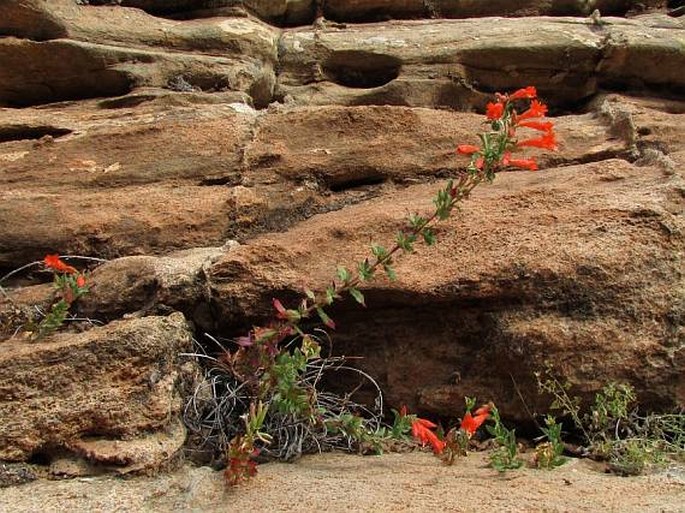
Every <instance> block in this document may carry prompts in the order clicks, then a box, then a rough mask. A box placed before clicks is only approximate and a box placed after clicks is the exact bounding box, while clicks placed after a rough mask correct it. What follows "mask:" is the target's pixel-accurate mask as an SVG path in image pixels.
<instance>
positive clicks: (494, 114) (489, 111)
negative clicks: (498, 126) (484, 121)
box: [485, 102, 504, 121]
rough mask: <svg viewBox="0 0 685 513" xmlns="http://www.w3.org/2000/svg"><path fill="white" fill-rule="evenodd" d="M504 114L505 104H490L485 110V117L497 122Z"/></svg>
mask: <svg viewBox="0 0 685 513" xmlns="http://www.w3.org/2000/svg"><path fill="white" fill-rule="evenodd" d="M503 113H504V104H503V103H500V102H497V103H492V102H490V103H488V104H487V106H486V108H485V116H486V117H487V118H488V119H489V120H491V121H495V120H498V119H500V118H501V117H502V114H503Z"/></svg>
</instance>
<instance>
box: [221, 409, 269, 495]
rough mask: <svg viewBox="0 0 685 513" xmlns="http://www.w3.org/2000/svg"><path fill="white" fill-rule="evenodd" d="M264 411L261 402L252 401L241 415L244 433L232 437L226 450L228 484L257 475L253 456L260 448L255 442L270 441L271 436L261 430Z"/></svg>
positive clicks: (265, 410)
mask: <svg viewBox="0 0 685 513" xmlns="http://www.w3.org/2000/svg"><path fill="white" fill-rule="evenodd" d="M266 412H267V408H266V407H265V406H264V404H263V403H261V402H259V403H256V404H255V403H252V404H251V405H250V412H249V413H248V414H246V415H243V416H242V419H243V421H244V422H245V433H244V434H242V435H238V436H236V437H234V438H233V439H232V440H231V442H230V444H229V446H228V451H227V460H228V464H227V466H226V469H225V470H224V476H225V478H226V481H227V482H228V483H229V484H230V485H236V484H238V483H241V482H243V481H245V480H247V479H249V478H251V477H254V476H255V475H257V462H256V461H255V460H254V458H256V457H257V456H258V455H259V452H260V450H259V448H257V447H256V445H255V444H256V443H257V442H262V443H263V444H267V445H268V444H270V443H271V436H270V435H269V434H268V433H264V432H262V431H261V429H262V426H263V425H264V419H265V418H266Z"/></svg>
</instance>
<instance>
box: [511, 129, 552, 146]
mask: <svg viewBox="0 0 685 513" xmlns="http://www.w3.org/2000/svg"><path fill="white" fill-rule="evenodd" d="M516 145H517V146H519V147H523V146H533V147H535V148H544V149H547V150H556V149H557V139H556V135H555V134H554V132H547V133H546V134H545V135H543V136H542V137H539V138H538V139H528V140H525V141H519V142H518V143H516Z"/></svg>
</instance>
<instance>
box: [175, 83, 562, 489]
mask: <svg viewBox="0 0 685 513" xmlns="http://www.w3.org/2000/svg"><path fill="white" fill-rule="evenodd" d="M546 113H547V107H546V106H545V105H544V104H543V103H541V102H540V101H539V100H538V98H537V91H536V90H535V88H534V87H526V88H523V89H519V90H518V91H515V92H514V93H512V94H509V95H506V94H497V95H496V97H495V101H494V102H491V103H488V105H487V110H486V118H487V120H486V123H487V129H486V130H485V131H484V132H483V133H481V134H480V136H479V137H480V144H479V145H471V144H462V145H459V146H457V153H458V154H460V155H467V156H469V157H470V162H469V164H468V165H467V166H466V167H465V168H462V169H461V170H460V171H459V172H458V175H457V177H456V178H454V179H451V180H448V181H447V182H446V184H445V185H444V186H443V187H442V188H441V189H440V190H438V192H437V194H436V196H435V198H434V199H433V204H434V209H433V211H432V212H430V213H428V214H427V215H422V214H418V213H414V214H412V215H410V216H409V218H408V220H407V223H406V225H405V227H404V228H403V229H401V230H400V231H398V233H397V234H396V236H395V240H394V241H393V243H392V244H391V245H389V246H383V245H380V244H373V245H372V246H371V251H370V255H369V256H368V257H367V258H365V259H364V260H362V261H360V262H357V263H356V264H355V265H354V266H350V267H347V266H342V265H341V266H339V267H338V269H337V272H336V275H335V277H334V279H333V280H332V281H331V283H330V285H329V286H327V287H326V288H325V289H324V290H322V291H319V292H314V291H312V290H308V289H307V290H305V293H304V297H303V298H302V300H301V301H300V302H299V304H297V305H286V304H284V302H283V301H281V300H280V299H276V298H275V299H273V307H274V320H273V322H272V323H271V324H269V325H268V326H265V327H263V326H259V327H254V328H253V329H252V330H250V332H249V333H247V334H246V335H245V336H242V337H240V338H238V339H236V340H235V341H234V342H235V344H236V345H237V348H236V349H234V350H232V349H223V350H222V352H221V354H220V355H219V356H218V357H216V358H214V357H211V358H210V360H211V361H212V362H213V367H212V368H211V369H209V370H208V371H207V376H206V381H205V383H204V384H203V385H202V386H201V388H202V390H203V391H202V392H200V391H198V393H196V394H195V396H194V397H193V398H192V399H191V401H190V402H189V404H188V407H187V409H186V422H187V424H188V426H189V428H190V429H191V431H193V432H194V434H195V435H196V437H197V438H199V439H201V440H202V441H203V442H205V444H210V445H211V444H214V445H215V446H216V447H217V448H218V449H219V450H220V451H222V452H223V453H224V454H226V457H227V460H228V465H229V466H228V469H227V478H228V480H229V482H231V483H235V482H239V481H240V480H241V479H243V478H244V477H249V476H250V475H253V474H254V471H256V469H255V468H254V466H253V465H250V464H248V462H249V461H250V460H251V458H253V456H254V455H255V454H257V452H259V453H260V457H278V458H283V459H291V458H293V457H296V456H298V455H299V454H301V453H302V452H306V451H307V450H321V449H324V448H327V447H345V448H348V449H357V450H361V451H364V450H369V449H373V450H379V449H380V448H382V447H383V439H384V437H388V436H394V435H393V434H394V433H395V432H399V434H400V435H401V436H404V435H405V434H406V433H405V432H404V431H405V429H410V430H411V431H412V433H413V435H414V437H415V438H416V439H418V440H419V441H420V442H422V443H426V444H429V445H430V446H431V447H432V448H433V450H434V451H435V452H436V454H442V453H443V451H444V450H445V448H446V447H448V445H449V444H450V441H449V440H447V441H446V440H442V439H441V438H440V437H439V436H438V434H437V433H436V432H435V431H434V429H435V427H436V426H435V424H433V423H432V422H431V421H428V420H426V419H419V418H415V417H413V416H407V414H406V412H402V413H401V414H400V415H398V416H397V418H396V423H395V424H396V425H394V426H393V427H392V428H386V427H382V426H381V415H382V395H381V394H380V390H379V389H378V386H377V385H376V384H375V382H374V381H373V379H372V378H371V377H370V376H367V375H364V377H365V378H366V379H368V380H369V381H370V382H371V383H372V384H373V385H374V386H376V389H377V390H378V404H377V409H376V410H375V411H373V412H372V411H371V409H370V408H367V407H364V406H362V405H358V404H354V403H353V402H352V401H351V400H350V398H349V397H348V396H346V397H338V396H336V395H335V394H331V393H325V392H323V391H321V386H320V384H321V377H322V375H323V374H325V373H326V372H328V371H331V370H335V369H339V368H341V367H345V368H347V367H346V366H345V365H344V363H345V362H344V359H342V358H330V357H322V356H321V344H320V342H321V337H317V336H313V335H312V334H309V333H305V331H304V330H303V329H302V327H301V326H302V323H303V321H304V320H309V321H312V320H319V321H321V323H323V325H325V326H326V327H327V328H329V329H335V328H336V325H335V322H334V321H333V319H331V317H330V315H329V313H328V312H327V311H326V309H327V308H328V307H329V306H330V305H331V304H333V303H334V302H335V301H336V300H338V299H341V298H343V297H345V296H351V297H352V298H353V299H354V300H355V301H356V302H358V303H360V304H361V305H364V306H365V305H366V300H365V297H364V295H363V293H362V291H361V290H360V288H361V286H362V285H363V284H364V283H366V282H370V281H372V280H374V279H376V278H377V277H378V276H379V275H380V274H385V275H386V276H387V278H388V279H390V280H395V279H396V274H395V269H394V264H395V260H396V259H397V258H398V257H400V256H401V255H403V254H406V253H413V252H414V251H415V247H416V245H417V244H419V243H421V242H424V243H425V244H427V245H432V244H435V243H436V241H437V237H436V232H435V230H434V228H435V225H436V224H438V223H439V222H440V221H443V220H446V219H448V218H449V217H450V215H451V214H452V212H453V211H454V209H455V208H456V207H457V205H458V204H459V203H460V202H462V201H463V200H465V199H467V198H469V196H470V195H471V193H472V191H473V190H474V189H475V188H476V187H477V186H478V185H480V184H482V183H488V182H492V181H493V180H494V178H495V175H496V174H497V172H499V171H501V170H504V169H506V168H510V167H514V168H522V169H528V170H531V171H535V170H537V169H538V165H537V162H536V161H535V159H533V158H517V157H516V156H515V154H516V152H517V151H518V150H520V149H522V148H528V147H535V148H544V149H550V150H554V149H556V146H557V143H556V135H555V132H554V127H553V124H552V122H550V121H547V120H545V119H544V118H545V115H546ZM521 130H526V131H528V132H532V133H533V134H536V135H533V136H529V137H519V131H521ZM204 356H206V355H204ZM356 372H360V373H361V371H356ZM207 391H209V392H210V394H209V395H211V398H210V399H209V400H207V399H203V397H206V396H207V394H206V392H207ZM257 404H259V405H260V406H259V408H257V407H256V406H255V405H257ZM472 407H473V405H472ZM248 410H249V411H250V412H253V411H257V410H259V412H260V414H259V415H258V416H257V417H258V418H255V417H254V416H253V415H251V414H247V413H246V412H247V411H248ZM493 411H495V410H494V409H493ZM245 415H247V417H246V416H245ZM489 415H490V406H487V407H482V408H480V409H479V410H477V411H476V412H475V414H474V415H472V414H471V412H470V409H469V411H468V413H467V415H466V416H465V417H464V421H463V422H462V426H461V427H460V429H459V430H456V431H453V432H452V435H450V436H452V438H454V441H453V442H452V448H451V449H450V451H452V453H454V454H456V453H457V452H459V451H461V452H463V451H464V450H465V447H466V446H467V445H468V441H469V439H470V437H471V435H472V434H473V432H475V430H476V429H478V427H479V426H480V425H481V424H482V423H483V422H484V421H485V420H486V419H487V418H488V416H489ZM241 419H242V422H241ZM246 419H251V421H252V422H253V424H254V425H253V426H252V429H246V428H245V425H247V422H248V420H246ZM398 419H399V420H398ZM257 420H258V422H257ZM257 424H258V425H257ZM255 433H260V434H261V435H260V436H257V435H256V434H255ZM265 434H266V435H268V436H264V435H265ZM460 447H461V449H460ZM452 459H453V458H452Z"/></svg>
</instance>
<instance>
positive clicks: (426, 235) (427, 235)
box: [421, 228, 436, 246]
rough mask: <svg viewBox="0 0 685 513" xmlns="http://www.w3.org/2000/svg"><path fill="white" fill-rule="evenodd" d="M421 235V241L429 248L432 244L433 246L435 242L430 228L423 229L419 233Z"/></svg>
mask: <svg viewBox="0 0 685 513" xmlns="http://www.w3.org/2000/svg"><path fill="white" fill-rule="evenodd" d="M421 235H423V240H424V241H425V243H426V244H428V245H429V246H432V245H433V244H435V242H436V240H435V233H434V232H433V230H431V229H430V228H425V229H424V230H423V231H422V232H421Z"/></svg>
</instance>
